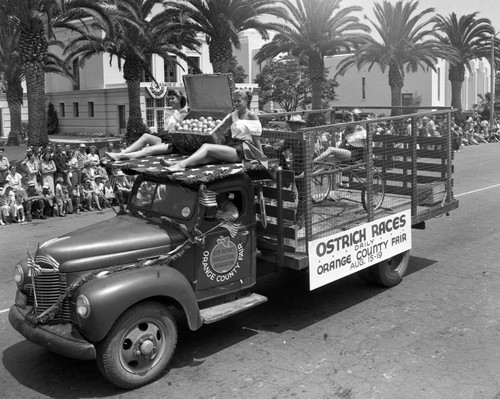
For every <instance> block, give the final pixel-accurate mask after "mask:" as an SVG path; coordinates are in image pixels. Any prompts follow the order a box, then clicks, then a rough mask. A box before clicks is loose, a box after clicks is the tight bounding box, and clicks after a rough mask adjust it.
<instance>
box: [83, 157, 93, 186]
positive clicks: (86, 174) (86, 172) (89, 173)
mask: <svg viewBox="0 0 500 399" xmlns="http://www.w3.org/2000/svg"><path fill="white" fill-rule="evenodd" d="M83 165H84V166H83V169H82V180H83V182H84V183H85V180H89V179H90V180H94V178H95V175H96V173H95V168H94V167H93V166H92V163H91V162H90V161H89V160H86V161H85V163H84V164H83Z"/></svg>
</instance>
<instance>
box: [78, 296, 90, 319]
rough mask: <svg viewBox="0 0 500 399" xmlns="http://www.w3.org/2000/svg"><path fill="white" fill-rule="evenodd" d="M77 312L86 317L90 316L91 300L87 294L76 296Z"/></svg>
mask: <svg viewBox="0 0 500 399" xmlns="http://www.w3.org/2000/svg"><path fill="white" fill-rule="evenodd" d="M76 312H77V313H78V315H79V316H80V317H83V318H84V319H86V318H87V317H89V316H90V301H89V299H88V298H87V297H86V296H85V295H79V296H78V298H76Z"/></svg>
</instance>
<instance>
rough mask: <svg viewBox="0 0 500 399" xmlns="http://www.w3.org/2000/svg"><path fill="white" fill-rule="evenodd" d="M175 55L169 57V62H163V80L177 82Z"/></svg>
mask: <svg viewBox="0 0 500 399" xmlns="http://www.w3.org/2000/svg"><path fill="white" fill-rule="evenodd" d="M176 62H177V57H170V62H167V60H165V62H164V68H163V73H164V79H165V82H177V64H176Z"/></svg>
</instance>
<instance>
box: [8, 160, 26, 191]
mask: <svg viewBox="0 0 500 399" xmlns="http://www.w3.org/2000/svg"><path fill="white" fill-rule="evenodd" d="M22 178H23V177H22V176H21V174H20V173H18V172H17V167H16V165H10V167H9V173H8V174H7V177H6V178H5V180H6V181H7V183H8V184H9V186H10V187H12V188H13V189H14V190H19V189H20V188H21V187H22V185H21V180H22Z"/></svg>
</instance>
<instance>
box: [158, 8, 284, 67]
mask: <svg viewBox="0 0 500 399" xmlns="http://www.w3.org/2000/svg"><path fill="white" fill-rule="evenodd" d="M276 3H278V2H270V1H269V0H167V2H166V4H167V6H168V7H173V8H175V7H177V8H178V9H179V10H182V12H183V13H184V14H183V15H184V18H183V23H184V24H185V26H186V27H187V28H189V29H193V30H194V31H195V32H197V33H201V34H203V35H205V37H206V40H207V44H208V54H209V59H210V63H211V64H212V68H213V71H214V72H215V73H228V72H233V70H232V69H233V68H232V66H233V65H234V62H232V58H233V46H234V47H235V48H240V39H239V37H238V33H239V32H242V31H245V30H248V29H255V30H257V31H258V32H259V33H260V34H261V36H262V38H264V39H268V38H269V36H268V33H267V30H268V27H269V26H270V25H271V24H270V23H268V22H266V20H270V19H271V18H272V17H278V18H284V17H285V16H286V14H285V12H284V10H283V8H282V7H280V6H279V5H277V4H276Z"/></svg>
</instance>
